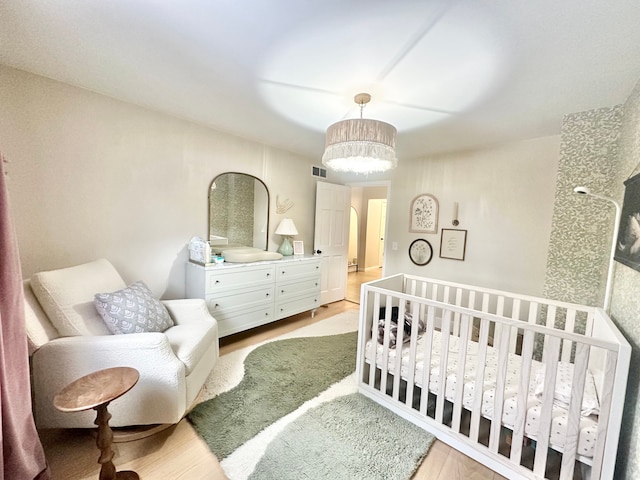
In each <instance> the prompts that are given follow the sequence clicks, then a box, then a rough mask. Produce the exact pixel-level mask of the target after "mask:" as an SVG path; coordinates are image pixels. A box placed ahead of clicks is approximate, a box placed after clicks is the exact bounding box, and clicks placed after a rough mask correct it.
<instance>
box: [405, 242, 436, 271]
mask: <svg viewBox="0 0 640 480" xmlns="http://www.w3.org/2000/svg"><path fill="white" fill-rule="evenodd" d="M409 258H410V259H411V261H412V262H413V263H414V264H416V265H418V266H419V267H424V266H425V265H427V264H428V263H429V262H430V261H431V260H432V259H433V247H432V246H431V244H430V243H429V242H428V241H427V240H425V239H424V238H418V239H416V240H414V241H413V242H411V245H409Z"/></svg>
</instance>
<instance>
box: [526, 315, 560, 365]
mask: <svg viewBox="0 0 640 480" xmlns="http://www.w3.org/2000/svg"><path fill="white" fill-rule="evenodd" d="M529 321H531V319H529ZM555 323H556V306H555V305H547V319H546V325H547V327H551V328H553V327H554V326H555ZM548 339H549V335H545V336H544V343H543V347H542V363H544V362H545V360H546V359H545V352H546V351H547V345H548V343H549V340H548Z"/></svg>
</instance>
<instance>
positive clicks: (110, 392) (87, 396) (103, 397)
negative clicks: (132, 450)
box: [53, 367, 140, 480]
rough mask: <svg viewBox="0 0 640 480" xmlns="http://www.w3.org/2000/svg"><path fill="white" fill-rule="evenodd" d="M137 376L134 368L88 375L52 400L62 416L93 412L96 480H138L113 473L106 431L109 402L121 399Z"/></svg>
mask: <svg viewBox="0 0 640 480" xmlns="http://www.w3.org/2000/svg"><path fill="white" fill-rule="evenodd" d="M139 378H140V374H139V373H138V371H137V370H136V369H135V368H130V367H114V368H107V369H105V370H99V371H97V372H93V373H90V374H89V375H86V376H84V377H82V378H79V379H78V380H76V381H74V382H72V383H70V384H69V385H67V386H66V387H65V388H63V389H62V390H61V391H60V392H59V393H58V394H57V395H56V396H55V397H53V405H54V406H55V407H56V408H57V409H58V410H60V411H62V412H81V411H84V410H89V409H90V408H93V409H94V410H95V411H96V412H97V415H96V420H95V422H94V423H95V424H96V425H97V426H98V436H97V439H96V445H97V447H98V449H100V458H98V463H99V464H100V465H102V467H101V468H100V477H99V479H100V480H116V479H117V480H139V479H140V477H139V476H138V474H137V473H136V472H133V471H130V470H124V471H121V472H116V467H115V466H114V464H113V461H112V460H113V456H114V455H115V452H114V451H113V449H112V448H111V444H112V443H113V432H112V431H111V427H109V419H110V418H111V414H110V413H109V412H108V411H107V405H109V402H111V401H113V400H115V399H116V398H118V397H120V396H122V395H124V394H125V393H127V392H128V391H129V390H131V389H132V388H133V386H134V385H135V384H136V383H137V382H138V379H139Z"/></svg>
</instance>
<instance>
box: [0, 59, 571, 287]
mask: <svg viewBox="0 0 640 480" xmlns="http://www.w3.org/2000/svg"><path fill="white" fill-rule="evenodd" d="M211 108H215V106H212V107H211ZM399 141H400V140H399ZM558 146H559V137H555V136H554V137H547V138H539V139H533V140H528V141H523V142H518V143H513V144H509V145H503V146H500V147H496V148H493V149H487V150H483V151H475V152H463V153H460V154H456V155H449V156H440V157H437V158H427V159H423V160H420V161H413V162H409V161H403V160H402V159H400V162H399V167H398V169H397V170H395V171H394V172H392V174H391V176H390V178H391V183H390V186H389V188H390V202H389V205H388V217H389V220H388V228H387V233H386V235H387V237H386V238H387V243H386V249H385V270H384V271H385V274H387V275H390V274H393V273H397V272H402V271H406V272H410V273H416V274H420V275H425V276H433V277H436V278H443V279H450V280H454V281H462V282H468V283H477V284H480V285H484V286H490V287H496V288H505V289H509V290H513V291H517V292H524V293H531V294H541V293H542V285H543V283H544V270H545V265H546V254H547V245H548V241H549V232H550V224H551V212H552V208H553V196H554V188H555V180H556V169H557V159H558ZM0 151H1V152H2V153H3V154H4V155H5V157H6V158H7V159H8V160H9V161H10V162H11V163H10V164H9V168H8V170H9V176H8V185H9V189H10V198H11V202H12V213H13V217H14V221H15V224H16V230H17V235H18V242H19V247H20V252H21V260H22V268H23V274H24V276H25V277H28V276H30V275H31V274H32V273H33V272H36V271H40V270H47V269H54V268H61V267H65V266H70V265H74V264H77V263H81V262H85V261H89V260H92V259H95V258H99V257H106V258H109V259H110V260H111V261H112V262H113V263H114V264H115V265H116V268H118V270H119V271H120V272H121V273H122V274H123V276H124V278H125V281H127V282H132V281H135V280H139V279H140V280H144V281H145V282H147V284H148V285H149V286H150V287H151V289H152V290H153V291H154V293H155V294H157V295H160V296H163V297H165V298H175V297H180V296H182V295H183V294H184V266H185V262H186V260H187V252H186V244H187V242H188V240H189V238H191V236H193V235H199V236H206V235H207V191H208V187H209V184H210V182H211V180H212V179H213V177H215V176H216V175H218V174H219V173H222V172H225V171H241V172H246V173H250V174H253V175H255V176H257V177H259V178H261V179H262V180H263V181H264V182H265V183H266V184H267V186H268V188H269V190H270V194H271V222H270V245H269V250H276V249H277V247H278V245H279V243H280V238H279V236H278V235H274V234H273V231H274V230H275V228H276V227H277V225H278V222H279V221H280V220H281V219H282V218H284V217H285V216H287V217H291V218H293V220H294V222H295V223H296V226H297V228H298V231H299V232H300V236H299V237H297V239H300V240H303V241H304V242H305V249H306V251H307V252H309V251H311V249H312V248H313V226H314V218H313V217H314V211H315V210H314V206H315V183H316V180H315V179H314V178H313V177H311V176H310V170H311V165H313V164H317V163H318V161H317V159H309V158H304V157H300V156H298V155H295V154H292V153H289V152H286V151H283V150H278V149H275V148H271V147H268V146H264V145H261V144H258V143H255V142H251V141H247V140H243V139H241V138H238V137H235V136H232V135H228V134H224V133H221V132H218V131H215V130H213V129H209V128H205V127H202V126H198V125H195V124H192V123H189V122H186V121H182V120H180V119H176V118H173V117H169V116H166V115H162V114H159V113H157V112H154V111H150V110H148V109H144V108H141V107H137V106H134V105H131V104H127V103H123V102H120V101H117V100H114V99H111V98H108V97H104V96H101V95H97V94H94V93H91V92H88V91H85V90H81V89H78V88H75V87H72V86H69V85H64V84H61V83H58V82H54V81H51V80H48V79H45V78H42V77H38V76H35V75H31V74H28V73H25V72H21V71H18V70H14V69H10V68H7V67H0ZM292 180H295V181H292ZM369 180H370V181H374V180H375V181H380V180H384V179H381V178H378V177H376V176H373V175H372V176H370V177H369V178H363V177H362V176H359V177H353V176H352V177H348V176H347V177H342V176H340V175H337V174H331V175H330V178H329V181H332V182H334V183H339V182H340V181H342V183H357V182H363V181H364V182H366V181H369ZM418 193H431V194H433V195H435V196H436V197H437V198H438V199H439V201H440V227H450V226H451V224H450V216H451V210H452V208H453V202H454V201H457V202H459V204H460V215H459V218H460V222H461V224H460V226H459V228H463V229H467V230H468V242H467V252H466V260H465V261H464V262H459V261H455V260H445V259H440V258H438V249H439V245H440V236H439V235H421V234H414V233H409V231H408V226H409V205H410V202H411V200H412V199H413V198H414V197H415V195H417V194H418ZM276 195H279V196H280V199H281V200H285V199H290V200H291V201H293V202H294V204H295V206H294V207H293V208H292V209H291V210H289V212H287V213H286V214H284V215H278V214H276V213H275V198H276ZM360 200H361V202H362V203H361V205H360V207H361V209H360V210H359V212H358V213H359V214H360V218H361V220H362V218H363V217H362V215H364V214H366V212H363V211H362V206H363V205H364V203H365V202H364V200H365V199H364V198H360ZM362 232H363V230H362V225H361V235H362ZM419 237H423V238H426V239H428V240H429V241H430V242H431V243H432V245H433V247H434V250H435V255H434V259H433V261H432V262H431V263H430V264H429V265H427V266H425V267H417V266H415V265H413V264H412V263H411V262H410V260H409V258H408V256H407V248H408V246H409V244H410V243H411V241H412V240H413V239H415V238H419ZM361 238H362V237H361ZM393 242H397V243H398V250H397V251H393V250H392V249H391V245H392V243H393ZM362 253H363V252H362ZM359 257H360V260H362V261H363V260H364V257H362V254H361V255H360V256H359Z"/></svg>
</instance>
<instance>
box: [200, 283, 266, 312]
mask: <svg viewBox="0 0 640 480" xmlns="http://www.w3.org/2000/svg"><path fill="white" fill-rule="evenodd" d="M273 297H274V287H273V286H272V285H269V286H266V287H262V288H257V289H255V290H234V291H231V292H227V294H226V295H224V294H219V295H216V294H215V293H214V294H210V295H207V296H206V299H205V300H206V301H207V308H208V309H209V312H211V315H213V316H214V317H215V316H216V315H219V314H220V313H221V312H224V311H225V310H229V309H238V308H240V309H246V308H247V307H251V306H252V305H255V304H257V303H260V302H265V301H266V302H272V301H273Z"/></svg>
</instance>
